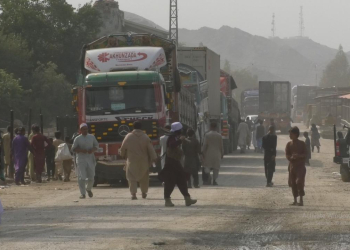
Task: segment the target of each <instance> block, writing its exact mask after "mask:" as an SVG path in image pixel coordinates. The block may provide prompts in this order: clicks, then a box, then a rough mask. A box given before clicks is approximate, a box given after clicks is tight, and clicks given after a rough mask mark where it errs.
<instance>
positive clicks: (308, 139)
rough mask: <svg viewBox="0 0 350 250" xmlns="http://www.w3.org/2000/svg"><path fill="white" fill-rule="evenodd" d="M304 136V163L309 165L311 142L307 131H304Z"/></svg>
mask: <svg viewBox="0 0 350 250" xmlns="http://www.w3.org/2000/svg"><path fill="white" fill-rule="evenodd" d="M304 137H305V144H306V149H307V156H306V159H305V165H306V166H310V159H311V142H310V138H309V133H308V132H304Z"/></svg>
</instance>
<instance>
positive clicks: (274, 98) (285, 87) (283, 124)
mask: <svg viewBox="0 0 350 250" xmlns="http://www.w3.org/2000/svg"><path fill="white" fill-rule="evenodd" d="M290 101H291V85H290V82H279V81H278V82H277V81H276V82H266V81H261V82H259V118H260V119H262V120H264V124H265V126H269V125H270V124H271V121H273V122H274V125H275V127H276V130H280V131H281V132H282V133H284V134H285V133H288V131H289V129H290V128H291V119H290V116H291V102H290Z"/></svg>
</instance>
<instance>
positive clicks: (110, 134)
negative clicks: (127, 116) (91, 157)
mask: <svg viewBox="0 0 350 250" xmlns="http://www.w3.org/2000/svg"><path fill="white" fill-rule="evenodd" d="M141 123H142V130H143V131H144V132H145V133H146V134H147V135H148V136H149V137H150V139H156V138H158V123H157V121H154V120H149V121H141ZM88 125H89V133H91V134H92V135H94V136H95V137H96V139H97V141H98V142H100V143H106V142H122V141H123V140H124V138H125V136H126V135H127V134H128V133H130V132H131V131H132V130H133V121H121V122H103V123H102V122H100V123H89V124H88Z"/></svg>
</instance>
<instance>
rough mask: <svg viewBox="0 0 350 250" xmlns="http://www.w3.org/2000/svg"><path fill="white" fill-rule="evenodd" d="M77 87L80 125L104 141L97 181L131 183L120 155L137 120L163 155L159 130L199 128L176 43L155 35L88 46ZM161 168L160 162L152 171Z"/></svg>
mask: <svg viewBox="0 0 350 250" xmlns="http://www.w3.org/2000/svg"><path fill="white" fill-rule="evenodd" d="M81 55H82V56H81V69H80V75H79V80H78V83H77V86H75V87H74V88H73V90H72V93H73V106H74V109H75V111H76V112H77V117H78V121H79V123H83V122H84V123H87V124H88V126H89V132H90V133H91V134H93V135H95V137H96V139H97V140H98V142H99V150H98V151H97V152H96V154H95V156H96V159H97V165H96V172H95V183H94V185H95V186H96V185H97V184H100V183H110V184H113V183H115V182H122V183H124V184H126V183H127V181H126V177H125V171H124V170H123V168H124V165H125V160H124V159H121V158H120V156H119V154H118V152H119V150H120V147H121V144H122V141H123V139H124V137H125V136H126V135H127V134H128V133H129V132H131V131H132V129H133V122H134V121H135V120H138V121H141V123H142V127H143V129H144V132H145V133H146V134H147V135H148V136H149V138H150V139H151V140H152V144H153V146H154V149H155V150H156V152H157V153H158V154H160V145H159V139H160V136H161V130H160V128H162V127H164V126H165V125H166V123H171V122H176V121H180V122H181V123H183V125H184V127H185V128H187V127H191V128H193V129H196V126H197V120H196V107H195V100H194V96H193V95H192V93H191V92H189V91H188V90H187V89H186V88H182V84H181V79H180V74H179V71H178V67H177V57H176V45H175V44H174V43H173V42H172V41H171V40H167V39H164V38H161V37H158V36H155V35H151V34H134V33H133V34H130V33H128V34H116V35H109V36H104V37H102V38H100V39H98V40H96V41H94V42H92V43H89V44H86V45H84V46H83V48H82V53H81ZM160 170H161V164H160V160H159V161H158V162H157V163H156V164H154V165H153V166H151V168H150V173H158V172H159V171H160Z"/></svg>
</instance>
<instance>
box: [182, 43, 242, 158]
mask: <svg viewBox="0 0 350 250" xmlns="http://www.w3.org/2000/svg"><path fill="white" fill-rule="evenodd" d="M178 58H179V68H180V69H181V71H187V72H193V75H192V76H193V79H195V81H196V84H198V82H199V98H197V103H198V114H199V127H198V132H199V137H200V140H201V141H202V140H203V138H204V135H205V133H206V132H207V131H208V130H209V126H210V122H213V121H214V122H216V123H217V124H218V127H219V132H220V133H221V134H222V137H223V141H224V148H225V153H226V154H227V153H230V152H232V151H233V150H234V149H235V148H236V147H237V146H236V143H235V142H236V139H235V135H236V130H237V127H238V123H239V119H240V113H239V109H238V104H237V102H236V101H235V100H234V99H233V98H232V90H233V89H235V88H237V86H236V83H235V81H234V79H233V78H232V76H231V75H229V74H228V73H226V72H224V71H222V70H220V56H219V55H217V54H215V53H214V52H213V51H211V50H210V49H208V48H206V47H201V48H193V47H189V48H179V49H178ZM194 72H196V74H194ZM192 86H194V85H192ZM193 93H194V92H193ZM196 95H197V94H196Z"/></svg>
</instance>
